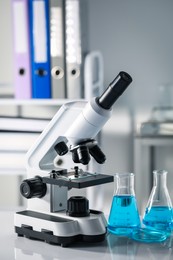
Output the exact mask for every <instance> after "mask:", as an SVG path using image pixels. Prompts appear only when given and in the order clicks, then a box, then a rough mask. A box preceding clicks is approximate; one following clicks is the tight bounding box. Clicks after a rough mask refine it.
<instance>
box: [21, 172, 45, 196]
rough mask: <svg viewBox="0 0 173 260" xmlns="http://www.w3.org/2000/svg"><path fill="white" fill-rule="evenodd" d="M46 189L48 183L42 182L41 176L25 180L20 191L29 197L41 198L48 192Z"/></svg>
mask: <svg viewBox="0 0 173 260" xmlns="http://www.w3.org/2000/svg"><path fill="white" fill-rule="evenodd" d="M46 190H47V187H46V184H45V183H43V182H42V179H41V177H39V176H36V177H35V178H32V179H27V180H24V181H23V182H22V183H21V185H20V192H21V194H22V196H24V197H25V198H27V199H30V198H41V197H43V196H44V195H45V194H46Z"/></svg>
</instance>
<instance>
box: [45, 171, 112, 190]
mask: <svg viewBox="0 0 173 260" xmlns="http://www.w3.org/2000/svg"><path fill="white" fill-rule="evenodd" d="M42 181H43V183H48V184H53V185H58V186H64V187H68V188H69V189H71V188H78V189H81V188H86V187H90V186H95V185H100V184H104V183H109V182H113V181H114V177H113V176H111V175H106V174H96V173H92V174H91V173H86V176H85V177H76V178H70V177H66V176H65V175H61V176H59V175H58V176H56V175H50V176H47V177H42Z"/></svg>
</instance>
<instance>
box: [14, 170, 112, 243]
mask: <svg viewBox="0 0 173 260" xmlns="http://www.w3.org/2000/svg"><path fill="white" fill-rule="evenodd" d="M85 175H86V176H85ZM83 176H84V177H81V178H74V179H69V178H64V176H63V178H62V177H59V176H58V175H56V174H55V173H54V172H53V174H51V175H50V176H46V177H42V178H41V177H40V178H41V179H42V182H43V183H45V184H46V185H47V184H50V185H51V187H57V189H61V188H60V187H62V186H63V187H65V188H66V189H70V188H85V187H90V186H95V185H98V184H103V183H108V182H112V181H113V176H110V175H104V174H89V173H84V175H83ZM56 197H57V196H56ZM58 197H61V196H58ZM62 197H63V198H64V197H66V196H65V195H64V196H62ZM79 197H80V196H79ZM74 198H78V196H76V197H74ZM83 198H84V197H83ZM53 201H54V200H53ZM60 203H61V201H60ZM60 203H59V202H58V204H60ZM62 204H63V205H64V202H62ZM75 208H76V209H77V210H78V206H75ZM88 210H89V208H88ZM14 222H15V232H16V233H17V234H18V236H25V237H27V238H30V239H37V240H42V241H45V242H47V243H50V244H60V245H61V246H63V247H65V246H68V245H69V244H72V243H74V242H77V241H81V242H82V241H83V242H92V243H93V242H101V241H103V240H104V239H105V235H106V226H107V222H106V219H105V217H104V214H103V213H102V212H101V211H96V210H89V214H88V215H87V216H81V215H77V216H76V215H75V216H74V215H70V214H69V213H68V210H67V209H64V210H62V211H57V210H54V211H51V212H45V211H44V210H43V211H39V212H38V211H35V210H30V209H27V210H24V211H21V212H17V213H16V214H15V221H14Z"/></svg>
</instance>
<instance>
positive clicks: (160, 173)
mask: <svg viewBox="0 0 173 260" xmlns="http://www.w3.org/2000/svg"><path fill="white" fill-rule="evenodd" d="M143 224H144V225H145V226H146V227H150V228H154V229H156V230H164V231H165V230H171V226H172V225H173V212H172V202H171V199H170V196H169V192H168V188H167V171H166V170H155V171H153V188H152V191H151V194H150V197H149V201H148V204H147V207H146V210H145V214H144V217H143Z"/></svg>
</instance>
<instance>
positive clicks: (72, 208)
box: [67, 196, 90, 217]
mask: <svg viewBox="0 0 173 260" xmlns="http://www.w3.org/2000/svg"><path fill="white" fill-rule="evenodd" d="M67 214H68V215H69V216H72V217H86V216H89V214H90V211H89V200H88V199H87V198H85V197H82V196H73V197H71V198H70V199H68V201H67Z"/></svg>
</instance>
